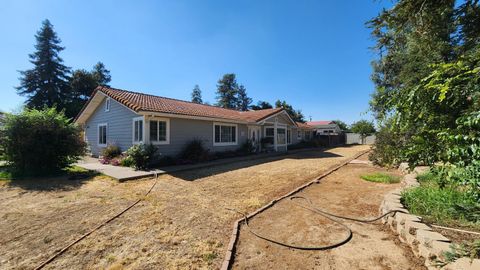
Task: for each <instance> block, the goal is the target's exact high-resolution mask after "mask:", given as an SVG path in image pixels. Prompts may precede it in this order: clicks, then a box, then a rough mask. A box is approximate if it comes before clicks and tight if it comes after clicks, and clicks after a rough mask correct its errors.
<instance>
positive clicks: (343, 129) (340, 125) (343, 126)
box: [333, 120, 349, 131]
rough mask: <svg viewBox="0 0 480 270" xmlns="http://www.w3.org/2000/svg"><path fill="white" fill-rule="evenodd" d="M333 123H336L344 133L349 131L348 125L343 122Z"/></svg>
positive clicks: (336, 121)
mask: <svg viewBox="0 0 480 270" xmlns="http://www.w3.org/2000/svg"><path fill="white" fill-rule="evenodd" d="M333 122H335V124H337V125H338V127H339V128H340V129H341V130H342V131H349V129H348V125H347V124H346V123H345V122H343V121H341V120H333Z"/></svg>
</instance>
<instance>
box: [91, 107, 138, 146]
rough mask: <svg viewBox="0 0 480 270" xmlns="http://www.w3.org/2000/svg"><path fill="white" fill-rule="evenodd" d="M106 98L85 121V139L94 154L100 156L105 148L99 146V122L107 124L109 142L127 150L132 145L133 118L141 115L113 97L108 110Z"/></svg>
mask: <svg viewBox="0 0 480 270" xmlns="http://www.w3.org/2000/svg"><path fill="white" fill-rule="evenodd" d="M105 100H106V98H104V99H103V101H102V102H101V103H100V105H99V106H98V107H97V109H96V110H95V111H94V113H93V114H92V116H91V117H90V118H89V119H88V120H87V121H86V122H85V140H86V142H87V143H88V146H89V147H90V151H91V153H92V154H93V155H94V156H98V155H99V154H100V151H101V149H102V148H103V147H101V146H98V124H101V123H106V124H107V144H116V145H118V146H119V147H120V148H121V149H122V151H125V150H127V149H128V148H130V147H131V146H132V126H133V124H132V119H133V118H135V117H138V116H139V115H138V114H136V113H134V112H133V111H131V110H129V109H128V108H127V107H125V106H123V105H122V104H120V103H118V102H116V101H114V100H113V99H111V102H110V111H108V112H106V111H105Z"/></svg>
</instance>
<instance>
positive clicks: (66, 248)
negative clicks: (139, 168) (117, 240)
mask: <svg viewBox="0 0 480 270" xmlns="http://www.w3.org/2000/svg"><path fill="white" fill-rule="evenodd" d="M157 181H158V175H157V174H155V182H154V183H153V185H152V186H151V187H150V189H149V190H148V191H147V192H146V193H145V194H144V195H143V197H142V198H140V199H138V200H136V201H135V202H133V203H132V204H130V205H129V206H128V207H127V208H125V209H123V210H122V211H120V212H119V213H117V214H116V215H114V216H113V217H111V218H109V219H108V220H106V221H104V222H103V223H101V224H99V225H98V226H96V227H95V228H93V229H92V230H90V231H88V232H87V233H85V234H83V235H82V236H80V237H79V238H77V239H75V240H74V241H73V242H71V243H70V244H69V245H67V246H66V247H64V248H62V249H61V250H60V251H59V252H57V253H55V254H54V255H53V256H52V257H50V258H48V259H47V260H46V261H44V262H42V263H41V264H39V265H38V266H37V267H35V270H39V269H42V268H43V267H45V266H46V265H47V264H49V263H51V262H52V261H53V260H55V259H56V258H57V257H58V256H60V255H62V254H63V253H64V252H65V251H67V250H68V249H69V248H71V247H72V246H73V245H75V244H76V243H78V242H80V241H82V240H83V239H85V238H86V237H87V236H89V235H90V234H92V233H93V232H95V231H96V230H98V229H100V228H101V227H103V226H105V225H107V224H108V223H110V222H111V221H113V220H114V219H116V218H118V217H120V216H121V215H123V214H124V213H125V212H127V211H128V210H130V209H131V208H132V207H134V206H135V205H137V204H138V203H139V202H141V201H143V200H144V199H145V197H147V195H148V194H150V192H151V191H152V190H153V188H154V187H155V186H156V185H157Z"/></svg>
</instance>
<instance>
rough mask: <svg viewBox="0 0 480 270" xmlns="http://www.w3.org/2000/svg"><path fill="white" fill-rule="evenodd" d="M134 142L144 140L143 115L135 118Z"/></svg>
mask: <svg viewBox="0 0 480 270" xmlns="http://www.w3.org/2000/svg"><path fill="white" fill-rule="evenodd" d="M133 142H134V143H140V142H143V117H137V118H133Z"/></svg>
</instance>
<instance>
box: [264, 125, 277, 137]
mask: <svg viewBox="0 0 480 270" xmlns="http://www.w3.org/2000/svg"><path fill="white" fill-rule="evenodd" d="M267 129H273V135H271V136H270V135H267ZM264 134H265V138H275V127H274V126H265V127H264Z"/></svg>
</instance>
